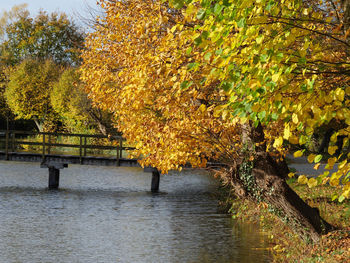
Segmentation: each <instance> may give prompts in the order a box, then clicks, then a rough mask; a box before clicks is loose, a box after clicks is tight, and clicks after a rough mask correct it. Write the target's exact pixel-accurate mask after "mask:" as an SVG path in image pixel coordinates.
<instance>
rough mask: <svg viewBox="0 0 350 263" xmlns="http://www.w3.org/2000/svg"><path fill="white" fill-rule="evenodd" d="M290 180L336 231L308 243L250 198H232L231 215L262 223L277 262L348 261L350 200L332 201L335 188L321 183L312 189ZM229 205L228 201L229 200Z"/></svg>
mask: <svg viewBox="0 0 350 263" xmlns="http://www.w3.org/2000/svg"><path fill="white" fill-rule="evenodd" d="M288 184H289V185H290V186H291V187H292V188H293V189H294V190H295V191H296V192H297V193H298V194H299V196H301V197H302V198H303V200H305V201H306V202H307V203H308V204H309V205H311V206H312V207H317V208H318V209H319V211H320V214H321V216H322V217H323V218H324V219H326V220H327V221H328V222H329V223H331V224H332V225H334V226H336V228H337V229H339V230H336V231H334V232H331V233H329V234H328V235H325V236H323V237H322V240H321V242H320V243H319V244H306V243H305V242H303V241H302V240H301V239H300V237H299V236H297V235H295V234H294V233H293V231H292V229H290V228H289V227H288V226H287V225H285V224H284V223H283V222H281V221H280V220H279V218H278V217H277V216H275V215H274V214H273V213H271V211H269V208H268V206H267V205H266V204H265V203H260V204H259V205H258V206H257V205H256V204H255V203H252V202H250V201H247V200H246V201H242V200H233V201H232V202H231V203H230V204H229V206H230V207H231V208H230V210H229V212H230V213H231V214H232V217H234V218H236V219H238V220H242V221H244V222H247V221H248V222H249V221H251V222H252V223H258V224H259V225H260V226H261V230H262V232H264V233H265V235H266V236H267V239H268V240H269V248H268V249H269V250H270V251H271V254H272V255H273V261H272V262H275V263H277V262H278V263H280V262H281V263H282V262H283V263H287V262H293V263H316V262H322V263H323V262H326V263H333V262H334V263H341V262H344V263H347V262H350V225H349V221H350V200H345V201H343V202H342V203H339V202H338V201H337V200H336V201H332V195H333V194H334V190H335V189H334V188H333V187H330V186H327V185H321V186H317V187H314V188H312V189H310V188H308V186H307V185H300V184H298V182H297V180H296V179H295V178H292V179H289V180H288ZM226 205H227V204H226Z"/></svg>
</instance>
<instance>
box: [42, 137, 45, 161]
mask: <svg viewBox="0 0 350 263" xmlns="http://www.w3.org/2000/svg"><path fill="white" fill-rule="evenodd" d="M42 135H43V154H42V160H43V161H44V160H45V133H42Z"/></svg>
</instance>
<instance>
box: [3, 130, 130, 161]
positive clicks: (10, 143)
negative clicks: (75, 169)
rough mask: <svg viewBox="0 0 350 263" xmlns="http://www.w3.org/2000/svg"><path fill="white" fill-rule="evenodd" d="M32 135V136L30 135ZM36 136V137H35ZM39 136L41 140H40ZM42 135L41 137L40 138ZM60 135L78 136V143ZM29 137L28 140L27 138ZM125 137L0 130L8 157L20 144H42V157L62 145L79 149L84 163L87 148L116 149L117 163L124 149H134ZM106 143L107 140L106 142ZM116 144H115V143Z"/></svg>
mask: <svg viewBox="0 0 350 263" xmlns="http://www.w3.org/2000/svg"><path fill="white" fill-rule="evenodd" d="M28 136H30V137H28ZM34 136H36V137H34ZM38 137H39V140H40V141H38ZM40 137H41V138H40ZM59 137H61V138H62V137H68V138H69V137H75V138H78V141H79V144H77V143H64V142H59V140H58V139H59ZM26 139H28V140H26ZM88 139H94V140H96V139H107V142H109V143H108V145H106V144H91V143H88ZM123 141H125V139H124V138H123V137H122V136H121V134H117V135H112V136H105V135H100V134H76V133H51V132H30V131H15V130H10V131H8V130H0V142H2V143H4V148H5V154H6V159H7V160H8V156H9V153H10V152H16V151H17V149H18V148H19V147H20V146H25V145H27V146H39V147H40V146H41V153H42V159H43V160H44V159H45V156H47V155H50V154H51V152H52V148H53V147H60V148H61V149H65V148H73V149H79V158H80V163H82V159H83V157H86V155H87V150H88V149H89V150H94V149H95V150H102V151H105V150H110V151H115V157H116V159H117V163H118V164H119V160H120V159H121V158H123V151H128V150H132V149H134V148H133V147H128V146H127V147H125V146H123ZM104 143H106V141H105V142H104ZM113 144H114V145H113Z"/></svg>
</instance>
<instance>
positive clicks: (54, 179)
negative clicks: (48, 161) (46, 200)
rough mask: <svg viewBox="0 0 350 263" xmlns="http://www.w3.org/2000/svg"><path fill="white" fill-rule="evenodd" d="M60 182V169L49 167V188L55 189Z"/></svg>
mask: <svg viewBox="0 0 350 263" xmlns="http://www.w3.org/2000/svg"><path fill="white" fill-rule="evenodd" d="M59 184H60V170H59V169H56V168H54V167H49V189H57V188H58V186H59Z"/></svg>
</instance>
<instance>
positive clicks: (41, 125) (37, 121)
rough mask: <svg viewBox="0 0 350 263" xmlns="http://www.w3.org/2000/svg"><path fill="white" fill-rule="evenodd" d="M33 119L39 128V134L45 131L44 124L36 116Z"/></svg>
mask: <svg viewBox="0 0 350 263" xmlns="http://www.w3.org/2000/svg"><path fill="white" fill-rule="evenodd" d="M33 119H34V122H35V125H36V127H37V128H38V130H39V132H42V131H43V123H40V121H39V120H38V118H37V117H35V116H34V117H33Z"/></svg>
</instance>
